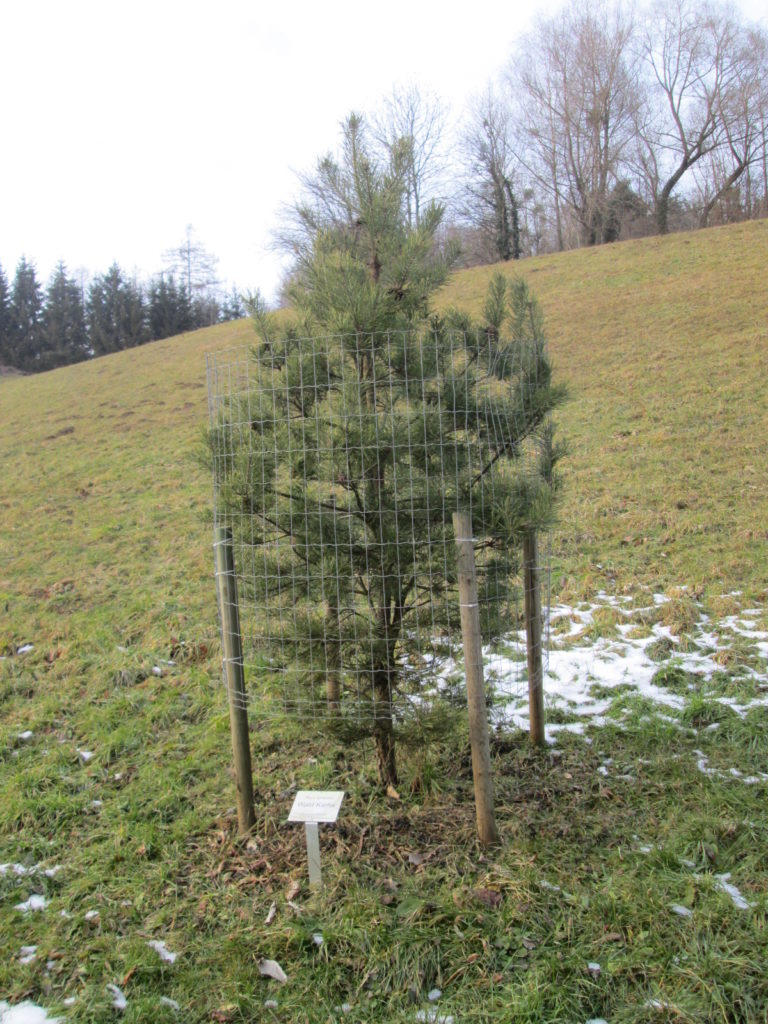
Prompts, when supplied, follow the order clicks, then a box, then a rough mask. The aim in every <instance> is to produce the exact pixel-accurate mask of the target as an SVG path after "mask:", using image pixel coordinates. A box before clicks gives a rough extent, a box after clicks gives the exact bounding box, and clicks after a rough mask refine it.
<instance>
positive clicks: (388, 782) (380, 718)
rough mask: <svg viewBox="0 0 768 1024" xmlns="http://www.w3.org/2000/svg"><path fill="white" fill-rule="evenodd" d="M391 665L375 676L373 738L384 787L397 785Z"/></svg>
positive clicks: (379, 670)
mask: <svg viewBox="0 0 768 1024" xmlns="http://www.w3.org/2000/svg"><path fill="white" fill-rule="evenodd" d="M390 673H391V670H390V668H389V667H384V668H380V669H378V670H377V671H376V672H375V673H374V677H373V697H374V714H375V716H376V717H375V720H374V725H373V739H374V742H375V744H376V765H377V768H378V772H379V782H380V783H381V786H382V788H383V789H386V788H387V786H396V785H397V764H396V762H395V735H394V729H393V723H392V691H391V687H390Z"/></svg>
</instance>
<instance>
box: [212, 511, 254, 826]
mask: <svg viewBox="0 0 768 1024" xmlns="http://www.w3.org/2000/svg"><path fill="white" fill-rule="evenodd" d="M213 550H214V554H215V559H216V593H217V596H218V600H219V613H220V615H221V646H222V649H223V652H224V679H225V682H226V684H227V695H228V697H229V727H230V731H231V733H232V753H233V755H234V761H235V779H236V781H237V825H238V830H239V832H240V834H241V835H242V834H244V833H246V832H249V831H250V830H251V829H252V828H253V826H254V824H255V823H256V814H255V812H254V808H253V773H252V769H251V744H250V738H249V735H248V711H247V708H246V694H245V674H244V672H243V644H242V639H241V635H240V612H239V609H238V604H237V578H236V576H235V557H234V552H233V548H232V531H231V530H228V529H226V528H225V527H217V528H216V531H215V538H214V545H213Z"/></svg>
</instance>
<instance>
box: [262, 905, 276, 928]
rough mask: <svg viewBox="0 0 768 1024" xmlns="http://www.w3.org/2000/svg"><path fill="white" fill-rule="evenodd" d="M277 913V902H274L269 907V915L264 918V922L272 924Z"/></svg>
mask: <svg viewBox="0 0 768 1024" xmlns="http://www.w3.org/2000/svg"><path fill="white" fill-rule="evenodd" d="M276 914H277V904H276V903H273V904H272V906H271V907H270V908H269V912H268V913H267V916H266V917H265V918H264V924H272V922H273V921H274V920H275V916H276Z"/></svg>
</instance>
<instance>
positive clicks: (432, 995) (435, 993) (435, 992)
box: [427, 988, 443, 1003]
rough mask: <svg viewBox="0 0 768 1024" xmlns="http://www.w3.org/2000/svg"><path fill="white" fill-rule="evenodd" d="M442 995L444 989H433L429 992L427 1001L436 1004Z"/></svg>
mask: <svg viewBox="0 0 768 1024" xmlns="http://www.w3.org/2000/svg"><path fill="white" fill-rule="evenodd" d="M442 994H443V991H442V989H439V988H433V989H431V990H430V991H429V992H427V999H428V1000H429V1001H430V1003H436V1002H437V1000H438V999H439V998H440V996H441V995H442Z"/></svg>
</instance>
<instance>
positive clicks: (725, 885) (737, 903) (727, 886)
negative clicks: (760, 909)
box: [715, 872, 755, 910]
mask: <svg viewBox="0 0 768 1024" xmlns="http://www.w3.org/2000/svg"><path fill="white" fill-rule="evenodd" d="M730 877H731V874H730V872H728V873H727V874H725V875H715V879H716V885H717V888H718V889H720V890H721V891H722V892H724V893H726V894H727V895H728V896H730V897H731V900H732V901H733V905H734V907H737V908H738V909H739V910H749V908H750V907H754V905H755V904H754V903H749V902H748V901H747V900H745V899H744V897H743V896H742V895H741V893H740V892H739V890H738V889H737V888H736V886H735V885H733V884H732V883H731V882H729V881H728V879H729V878H730Z"/></svg>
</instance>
